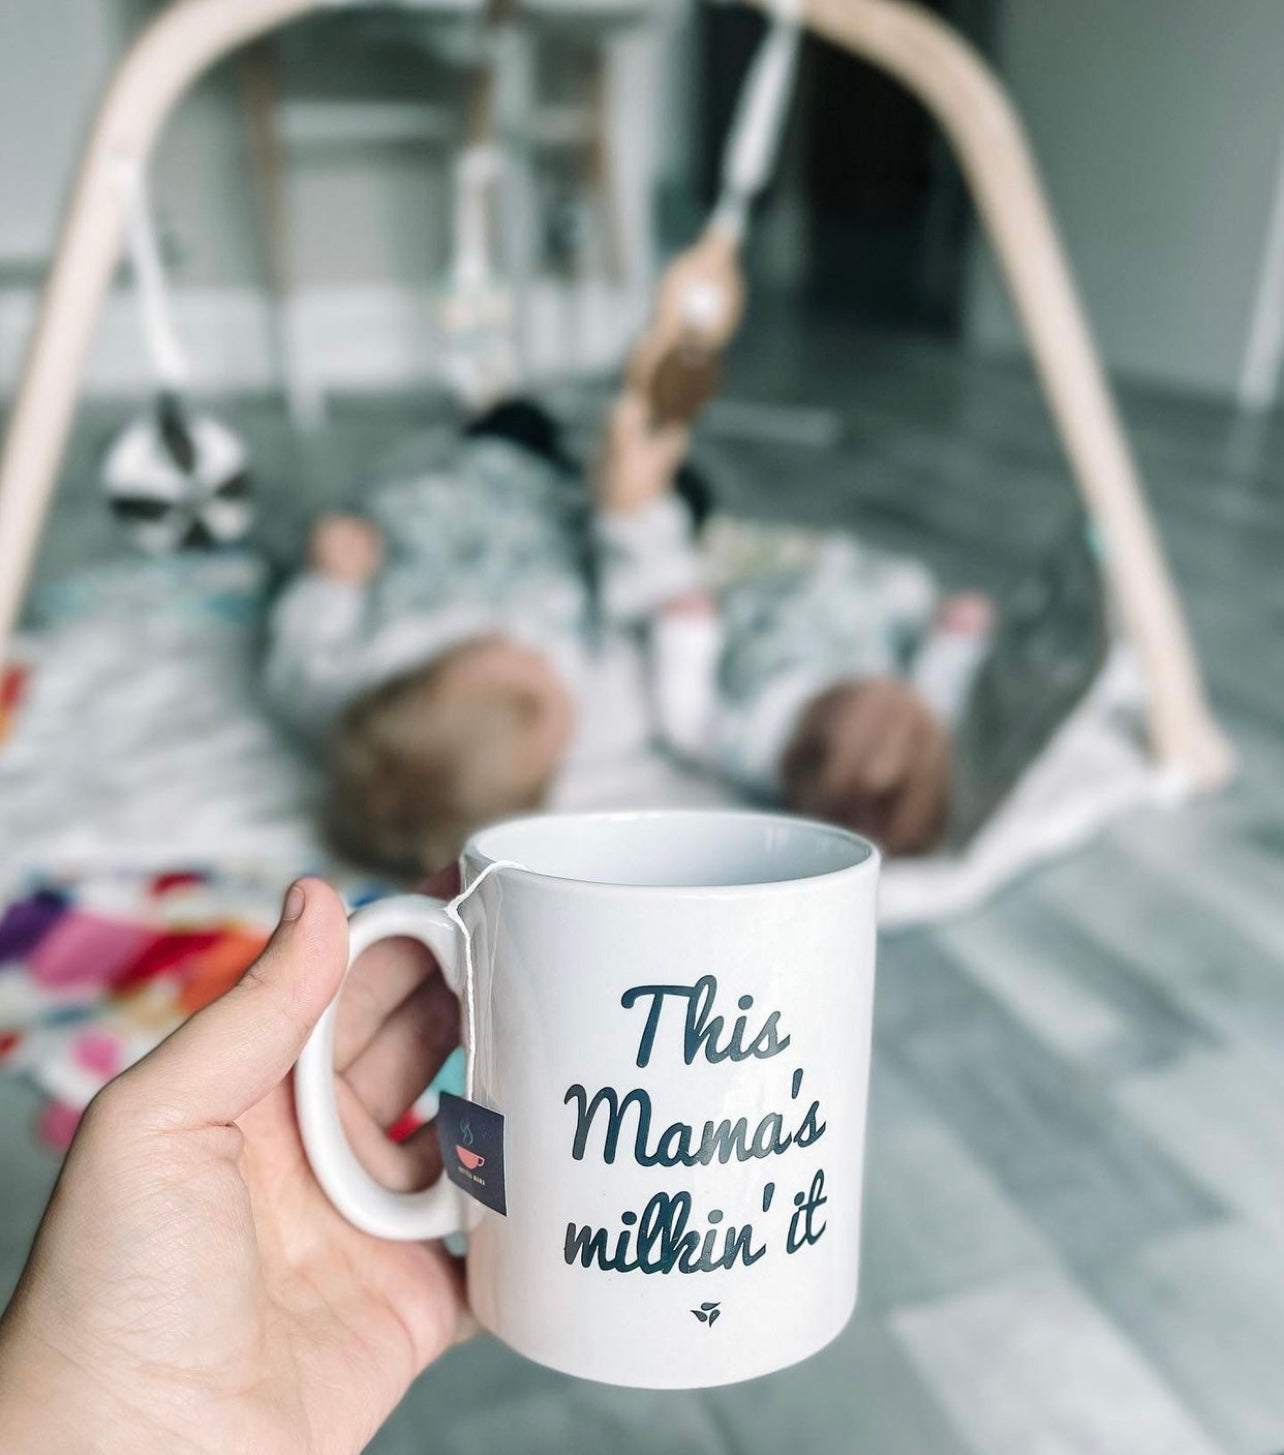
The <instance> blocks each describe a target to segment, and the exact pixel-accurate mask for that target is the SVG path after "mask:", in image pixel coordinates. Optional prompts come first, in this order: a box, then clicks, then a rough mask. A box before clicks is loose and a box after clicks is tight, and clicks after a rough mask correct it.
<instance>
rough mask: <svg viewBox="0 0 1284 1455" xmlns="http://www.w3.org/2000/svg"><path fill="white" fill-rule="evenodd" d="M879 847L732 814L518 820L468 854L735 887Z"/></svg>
mask: <svg viewBox="0 0 1284 1455" xmlns="http://www.w3.org/2000/svg"><path fill="white" fill-rule="evenodd" d="M675 823H676V824H677V825H678V826H679V827H680V832H677V833H675ZM872 853H873V850H872V849H871V847H870V845H869V844H867V843H865V842H864V840H861V839H857V838H855V837H854V836H853V835H851V834H849V833H846V832H845V831H843V830H841V829H831V828H830V827H829V826H828V825H824V824H817V823H812V822H809V821H807V820H801V819H798V820H790V819H785V818H782V817H780V816H778V815H773V814H767V813H761V814H759V813H753V812H737V811H734V810H727V811H721V812H707V811H700V812H691V813H678V814H674V813H618V814H593V815H582V816H580V815H576V816H574V817H568V818H558V817H555V816H554V817H547V818H523V819H515V820H512V821H510V822H507V823H500V824H495V825H494V826H493V827H491V828H488V829H483V830H482V831H481V832H480V833H479V834H476V835H474V837H473V838H472V840H471V841H470V843H469V845H468V847H467V849H465V851H464V857H465V859H467V860H471V861H472V863H473V864H474V865H475V866H476V867H477V868H478V869H482V868H485V867H486V866H487V865H488V864H508V865H511V866H513V867H515V868H520V869H525V870H526V871H527V872H529V873H532V874H537V875H542V876H545V877H547V878H550V879H561V880H575V881H577V882H579V883H581V884H600V885H610V886H613V887H617V888H618V887H635V888H652V889H684V888H689V889H720V888H727V889H730V888H735V887H745V886H754V887H763V886H766V885H771V884H794V883H797V882H798V881H799V880H803V879H815V878H819V877H821V876H822V875H826V874H837V873H840V872H842V871H843V870H846V869H853V868H855V867H857V865H859V864H863V863H865V862H866V861H868V860H869V859H870V858H871V856H872Z"/></svg>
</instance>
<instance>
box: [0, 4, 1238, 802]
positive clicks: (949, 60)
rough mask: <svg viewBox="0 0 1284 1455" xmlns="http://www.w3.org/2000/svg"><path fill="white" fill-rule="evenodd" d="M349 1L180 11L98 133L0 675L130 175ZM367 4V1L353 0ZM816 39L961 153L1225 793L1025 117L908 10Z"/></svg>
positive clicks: (1174, 755) (21, 505)
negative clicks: (230, 72) (254, 58)
mask: <svg viewBox="0 0 1284 1455" xmlns="http://www.w3.org/2000/svg"><path fill="white" fill-rule="evenodd" d="M342 3H345V0H178V3H175V4H172V5H171V6H170V7H169V8H168V9H167V10H165V11H164V12H163V13H162V14H161V15H160V16H159V17H158V19H157V20H156V21H155V22H154V23H153V24H152V25H151V26H150V28H149V29H148V30H147V31H146V32H145V33H144V34H143V35H142V36H141V37H140V38H139V39H138V41H137V42H136V43H135V44H134V46H133V47H132V49H131V50H130V51H129V53H128V54H127V55H126V57H125V58H124V60H123V61H122V62H121V64H120V65H119V67H118V68H117V70H116V72H115V74H114V76H113V78H112V80H111V83H110V85H109V87H108V90H107V93H106V95H105V97H104V98H103V101H102V104H101V106H100V108H99V111H98V116H97V119H96V121H95V123H94V126H93V129H92V131H91V134H90V137H89V140H88V143H87V146H86V148H85V152H84V156H83V158H82V160H81V164H80V172H79V176H78V178H77V181H76V185H75V189H74V191H73V193H72V196H71V201H70V205H69V207H68V211H67V215H66V219H65V221H64V224H63V228H62V234H61V238H60V241H59V243H58V248H57V252H56V255H55V258H54V263H53V267H52V270H51V272H50V275H49V279H48V282H47V283H46V285H45V290H44V296H43V299H42V302H41V307H40V313H39V317H38V320H37V323H36V326H35V329H34V332H33V335H32V339H31V343H30V346H29V351H28V354H27V358H26V362H25V367H24V371H23V375H22V380H21V383H20V386H19V389H18V393H17V397H16V400H15V403H14V408H13V412H12V416H11V419H10V423H9V430H8V434H7V437H6V439H5V446H4V453H3V456H2V457H0V661H3V658H4V652H5V649H6V646H7V643H8V639H9V635H10V633H11V631H12V630H13V627H14V624H15V622H16V619H17V615H18V610H19V607H20V604H21V601H22V598H23V594H24V592H25V589H26V584H27V580H28V578H29V575H30V571H31V565H32V561H33V558H34V556H35V552H36V547H37V545H38V543H39V539H40V534H41V531H42V529H43V526H44V523H45V519H46V516H47V514H48V509H49V503H50V500H51V498H52V494H53V489H54V485H55V481H56V479H57V475H58V470H59V466H60V463H61V460H62V456H63V451H64V447H65V445H66V440H67V436H68V433H69V430H70V427H71V421H72V415H73V412H74V408H75V402H76V398H77V395H78V391H79V383H80V378H81V374H82V370H83V368H84V363H85V358H86V355H87V353H88V350H89V347H90V345H91V343H92V340H93V336H94V329H95V325H96V323H97V319H98V315H99V311H100V309H101V306H102V303H103V298H104V295H105V294H106V291H107V288H108V286H109V284H110V281H111V276H112V273H113V270H114V268H115V266H116V262H117V258H118V256H119V252H120V246H121V239H122V233H123V228H124V189H123V188H122V187H121V186H120V184H119V176H120V171H121V169H122V168H128V167H136V166H145V165H146V163H147V160H148V158H149V156H150V154H151V150H152V147H153V145H154V143H155V140H156V137H157V135H158V133H159V132H160V129H161V127H162V126H163V124H164V123H165V121H166V119H167V117H168V116H169V114H170V112H171V110H172V109H173V107H174V106H175V105H176V103H177V102H178V101H179V99H180V98H181V97H182V96H183V95H184V93H185V92H186V91H187V90H188V89H189V88H190V87H191V85H192V84H193V82H195V81H196V80H197V79H198V78H199V77H200V76H201V75H202V73H203V72H205V71H206V70H207V69H208V68H209V67H210V66H211V65H213V64H214V63H215V62H216V61H218V60H220V59H221V58H222V57H224V56H225V55H227V54H228V53H229V52H230V51H233V50H235V49H236V48H237V47H238V46H241V45H243V44H245V43H246V42H247V41H249V40H252V39H253V38H254V37H256V36H259V35H263V34H265V33H267V32H270V31H272V30H275V29H278V28H280V27H281V26H284V25H286V24H288V23H289V22H290V21H293V20H297V19H299V18H300V17H302V16H304V15H307V14H309V13H311V12H314V11H319V10H323V9H327V8H333V7H334V6H335V5H336V4H342ZM346 3H351V0H346ZM801 9H802V18H803V20H804V21H805V23H806V24H807V26H808V27H809V28H810V29H812V30H813V31H815V32H816V33H817V34H818V35H821V36H823V37H825V38H826V39H827V40H829V41H831V42H832V43H834V44H835V45H838V46H842V47H844V48H845V49H847V50H849V51H852V52H853V53H855V54H857V55H859V56H862V57H863V58H864V59H865V60H866V61H868V62H870V63H871V64H873V65H876V66H879V67H881V68H882V69H883V70H885V71H887V72H888V73H889V74H891V75H893V76H895V77H896V78H897V79H898V80H899V81H900V82H901V83H902V84H903V85H904V86H906V87H907V88H908V90H909V91H911V92H912V93H913V94H914V95H915V96H916V97H917V98H918V99H919V100H920V101H921V102H922V103H923V105H924V106H926V107H927V109H928V110H929V111H930V112H931V113H932V115H933V116H934V117H935V118H936V120H937V121H938V122H939V124H940V125H941V127H942V128H943V129H944V131H945V133H946V135H947V136H948V138H949V140H950V142H951V144H952V145H953V147H954V150H955V153H956V154H957V156H958V159H959V162H960V164H961V165H962V168H963V172H964V174H965V176H966V178H967V181H968V184H969V187H970V189H971V192H972V195H973V198H974V199H975V202H976V205H977V207H978V209H979V211H980V214H981V217H982V219H983V221H984V223H985V226H986V228H987V231H988V233H989V236H990V240H991V242H992V244H993V246H994V249H995V252H996V254H997V256H998V260H999V263H1000V265H1001V268H1002V271H1003V274H1004V276H1005V278H1006V280H1007V285H1008V288H1009V290H1010V292H1011V295H1012V298H1013V301H1014V303H1015V305H1016V309H1017V313H1018V315H1019V317H1020V320H1021V323H1022V326H1023V328H1024V331H1025V335H1026V339H1027V341H1028V344H1029V347H1030V351H1031V353H1032V355H1033V358H1034V363H1035V366H1036V369H1037V371H1038V375H1039V378H1040V381H1041V383H1042V386H1043V389H1044V392H1045V394H1046V396H1047V400H1048V405H1049V408H1050V410H1051V412H1052V416H1053V419H1054V421H1055V423H1056V426H1057V430H1058V432H1059V435H1060V438H1061V442H1062V445H1063V446H1064V448H1065V450H1066V453H1067V455H1068V457H1069V460H1070V465H1071V468H1072V471H1073V473H1074V478H1075V481H1076V483H1077V485H1078V488H1079V490H1080V493H1081V495H1082V497H1083V500H1084V503H1085V505H1086V507H1087V509H1088V511H1089V513H1090V514H1091V516H1092V518H1093V520H1094V522H1095V524H1096V527H1097V530H1098V533H1099V535H1100V538H1101V540H1102V543H1103V545H1104V548H1105V556H1106V565H1107V571H1108V574H1109V577H1110V580H1111V583H1112V586H1113V589H1114V593H1115V596H1116V598H1117V600H1118V603H1119V607H1120V610H1121V614H1122V618H1123V623H1124V627H1125V630H1126V631H1127V633H1128V635H1129V637H1130V639H1131V641H1132V642H1133V644H1134V646H1135V649H1136V651H1137V653H1138V656H1139V659H1140V662H1141V667H1142V672H1143V675H1144V678H1145V685H1146V694H1147V712H1148V719H1149V728H1150V739H1151V747H1152V750H1153V752H1154V755H1155V757H1156V759H1157V760H1158V761H1159V763H1160V764H1161V765H1162V766H1164V767H1165V768H1170V769H1173V770H1175V771H1176V772H1177V773H1178V774H1179V775H1180V776H1181V778H1182V779H1184V781H1185V782H1187V783H1188V784H1190V785H1192V786H1194V787H1200V788H1210V787H1213V786H1215V785H1217V784H1218V783H1220V782H1222V781H1224V780H1225V778H1226V777H1227V776H1228V775H1229V773H1230V771H1231V768H1232V755H1231V751H1230V748H1229V745H1228V744H1227V741H1226V739H1225V737H1224V736H1223V734H1222V733H1221V731H1220V729H1219V728H1218V726H1217V724H1216V722H1215V721H1214V719H1213V717H1212V715H1211V712H1210V710H1209V708H1208V705H1207V702H1206V699H1205V696H1204V691H1203V685H1202V683H1201V680H1200V674H1199V667H1198V664H1197V662H1196V659H1195V655H1194V651H1193V648H1192V646H1191V642H1190V638H1189V635H1188V632H1187V629H1186V625H1185V621H1184V619H1183V615H1182V611H1181V605H1180V602H1179V600H1178V597H1177V593H1176V591H1175V590H1174V587H1173V584H1172V580H1171V578H1170V576H1169V572H1168V568H1167V565H1166V562H1165V560H1164V557H1163V553H1162V550H1161V548H1160V545H1159V541H1158V538H1157V536H1156V534H1155V531H1154V527H1153V524H1152V522H1151V519H1150V515H1149V512H1148V510H1147V507H1146V503H1145V500H1144V497H1143V494H1142V490H1141V486H1140V483H1139V481H1138V478H1137V473H1136V470H1135V468H1134V465H1133V462H1132V458H1131V456H1130V454H1129V451H1128V447H1127V444H1126V442H1125V440H1124V436H1123V431H1122V429H1121V426H1120V423H1119V419H1118V416H1117V414H1116V411H1115V408H1114V404H1113V401H1112V399H1111V396H1110V393H1109V390H1108V388H1107V385H1106V381H1105V378H1104V376H1103V373H1102V370H1101V366H1100V363H1099V361H1098V358H1097V354H1096V351H1095V348H1094V346H1093V343H1092V340H1091V337H1090V334H1089V332H1088V328H1087V325H1086V323H1085V320H1084V316H1083V312H1082V309H1081V307H1080V305H1079V300H1078V297H1077V295H1076V293H1075V288H1074V284H1073V282H1072V280H1071V277H1070V273H1069V269H1068V267H1067V265H1066V262H1065V258H1064V256H1063V253H1062V249H1061V245H1060V242H1059V240H1058V237H1057V233H1056V230H1055V227H1054V225H1053V222H1052V218H1051V215H1050V212H1049V208H1048V205H1047V201H1046V199H1045V196H1044V193H1043V189H1042V186H1041V184H1040V182H1039V179H1038V176H1037V174H1036V172H1035V169H1034V165H1033V162H1032V160H1031V157H1030V152H1029V148H1028V146H1027V144H1026V140H1025V136H1024V133H1023V131H1022V128H1021V124H1020V122H1019V120H1018V118H1017V116H1016V113H1015V111H1014V109H1013V107H1012V105H1011V103H1010V101H1009V100H1008V97H1007V95H1006V93H1005V92H1004V90H1003V88H1002V87H1001V85H1000V84H999V82H998V81H997V79H996V78H995V77H994V75H993V74H992V73H991V71H990V70H989V68H988V67H987V66H986V64H985V63H984V61H983V60H982V59H981V58H980V57H979V56H978V55H977V54H976V52H975V51H974V50H973V49H972V48H971V47H970V46H969V45H967V44H966V42H964V41H963V40H962V39H961V38H960V37H959V36H958V35H957V34H956V33H955V32H954V31H953V30H952V29H950V28H949V27H948V26H947V25H945V24H944V23H943V22H941V21H940V20H938V19H937V18H936V17H935V16H933V15H931V14H929V13H928V12H927V11H925V10H923V9H920V8H919V7H918V6H916V5H913V4H910V3H904V0H802V3H801Z"/></svg>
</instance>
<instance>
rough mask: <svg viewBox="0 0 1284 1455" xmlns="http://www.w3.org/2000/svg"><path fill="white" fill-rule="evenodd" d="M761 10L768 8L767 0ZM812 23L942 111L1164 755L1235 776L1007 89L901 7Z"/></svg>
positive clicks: (935, 23)
mask: <svg viewBox="0 0 1284 1455" xmlns="http://www.w3.org/2000/svg"><path fill="white" fill-rule="evenodd" d="M757 3H761V0H757ZM802 5H803V16H804V19H805V21H806V23H807V25H808V26H809V27H810V28H811V29H812V30H814V31H815V32H816V34H818V35H821V36H823V37H824V38H825V39H827V40H829V41H831V42H832V43H833V44H835V45H839V46H842V47H844V48H845V49H847V50H850V51H853V52H854V53H856V54H857V55H860V56H862V57H864V58H865V59H866V60H867V61H870V62H872V63H873V64H874V65H877V66H880V67H882V68H883V69H884V70H886V71H888V72H889V73H890V74H891V75H893V76H895V77H896V78H897V79H898V80H899V81H901V82H902V84H903V85H905V86H906V87H907V88H908V89H909V90H910V91H911V92H913V94H914V95H915V96H917V97H918V99H919V100H920V101H921V102H922V103H923V105H924V106H926V107H927V109H928V110H929V111H930V112H931V113H932V114H933V115H934V116H935V118H936V120H937V121H938V122H939V123H940V124H941V126H942V128H943V129H944V131H945V133H946V135H947V136H948V137H949V140H950V142H951V144H952V145H953V147H954V150H955V152H956V154H957V156H958V160H959V162H960V164H961V166H962V168H963V172H964V175H965V176H966V178H967V180H968V184H969V186H970V188H971V191H972V195H973V197H974V198H975V200H976V204H977V207H978V209H979V210H980V213H981V217H982V219H983V221H984V223H985V226H986V229H987V231H988V233H989V236H990V240H991V242H992V243H993V245H994V249H995V252H996V253H997V255H998V260H999V263H1000V265H1001V266H1002V270H1003V273H1004V275H1005V277H1006V279H1007V284H1008V288H1009V289H1010V291H1011V294H1012V298H1013V301H1014V303H1015V305H1016V309H1017V313H1018V315H1019V317H1020V319H1021V323H1022V325H1023V327H1024V330H1025V334H1026V338H1027V340H1028V342H1029V346H1030V351H1031V353H1032V354H1033V356H1034V363H1035V367H1036V369H1037V370H1038V374H1039V378H1040V380H1041V382H1042V385H1043V389H1044V393H1045V395H1046V396H1047V400H1048V405H1049V408H1050V409H1051V412H1052V415H1053V419H1054V421H1055V423H1056V426H1057V430H1058V432H1059V434H1060V437H1061V442H1062V445H1063V447H1064V448H1065V451H1066V454H1067V455H1068V456H1069V459H1070V465H1071V469H1072V470H1073V473H1074V476H1075V480H1076V482H1077V484H1078V487H1079V490H1080V493H1081V494H1082V496H1083V499H1084V502H1085V505H1086V507H1087V509H1088V511H1089V513H1090V514H1091V516H1092V519H1093V520H1094V522H1095V524H1096V527H1097V530H1098V533H1099V535H1100V538H1101V541H1102V543H1103V546H1104V548H1105V554H1106V570H1107V573H1108V577H1109V579H1110V582H1111V585H1112V587H1113V590H1114V593H1115V595H1116V597H1117V599H1118V602H1119V605H1120V608H1121V611H1122V615H1123V620H1124V624H1125V627H1126V630H1127V632H1128V635H1129V637H1130V639H1131V641H1132V642H1133V644H1134V646H1135V648H1136V651H1137V654H1138V657H1139V659H1140V662H1141V667H1142V671H1143V673H1144V676H1145V682H1146V692H1147V702H1148V711H1149V725H1150V735H1151V743H1152V748H1153V750H1154V752H1155V755H1156V757H1157V758H1158V759H1159V761H1160V763H1162V764H1163V765H1165V766H1168V767H1172V768H1174V769H1176V770H1177V771H1178V772H1180V773H1181V774H1183V775H1184V776H1185V777H1186V779H1187V781H1189V782H1191V783H1193V784H1194V785H1196V786H1198V787H1202V788H1211V787H1213V786H1215V785H1217V784H1219V783H1221V782H1223V781H1224V780H1225V779H1226V778H1227V777H1228V776H1229V774H1230V773H1231V771H1232V768H1233V758H1232V754H1231V750H1230V747H1229V744H1228V743H1227V741H1226V739H1225V737H1224V736H1223V734H1222V732H1221V730H1220V729H1219V728H1218V726H1217V724H1216V722H1215V721H1214V720H1213V717H1212V715H1211V713H1210V711H1209V708H1208V705H1207V702H1206V700H1205V697H1204V691H1203V685H1202V683H1201V681H1200V675H1199V667H1198V664H1197V662H1196V659H1195V654H1194V650H1193V648H1192V646H1191V642H1190V638H1189V635H1188V633H1187V630H1186V624H1185V621H1184V619H1183V617H1182V611H1181V605H1180V602H1179V601H1178V598H1177V593H1176V591H1175V590H1174V588H1173V584H1172V581H1171V578H1170V577H1169V574H1168V568H1167V565H1166V563H1165V560H1164V556H1163V552H1162V550H1161V548H1160V545H1159V541H1158V538H1157V536H1156V535H1155V531H1154V527H1153V524H1152V522H1151V519H1150V515H1149V512H1148V510H1147V507H1146V504H1145V500H1144V497H1143V494H1142V490H1141V485H1140V482H1139V480H1138V477H1137V473H1136V470H1135V468H1134V465H1133V462H1132V458H1131V456H1130V454H1129V451H1128V446H1127V444H1126V442H1125V440H1124V436H1123V431H1122V429H1121V427H1120V423H1119V419H1118V416H1117V415H1116V412H1115V408H1114V403H1113V400H1112V399H1111V396H1110V392H1109V390H1108V388H1107V385H1106V381H1105V378H1104V375H1103V373H1102V369H1101V365H1100V363H1099V361H1098V358H1097V353H1096V350H1095V348H1094V346H1093V343H1092V339H1091V336H1090V334H1089V331H1088V326H1087V323H1086V322H1085V319H1084V316H1083V312H1082V309H1081V308H1080V305H1079V300H1078V297H1077V296H1076V293H1075V288H1074V284H1073V282H1072V280H1071V276H1070V271H1069V269H1068V267H1067V265H1066V262H1065V258H1064V256H1063V254H1062V250H1061V244H1060V242H1059V240H1058V237H1057V233H1056V229H1055V227H1054V225H1053V222H1052V217H1051V213H1050V210H1049V207H1048V204H1047V201H1046V199H1045V196H1044V193H1043V188H1042V186H1041V184H1040V182H1039V178H1038V175H1037V173H1036V171H1035V168H1034V164H1033V162H1032V160H1031V157H1030V152H1029V148H1028V146H1027V144H1026V140H1025V136H1024V133H1023V131H1022V128H1021V124H1020V121H1019V120H1018V118H1017V116H1016V113H1015V111H1014V110H1013V107H1012V105H1011V103H1010V102H1009V100H1008V97H1007V95H1006V93H1005V92H1004V90H1003V88H1002V86H1001V85H1000V84H999V82H998V80H997V79H996V78H995V76H994V75H993V73H992V72H991V71H990V70H989V68H988V67H987V66H986V64H985V63H984V61H983V60H982V59H981V57H980V56H978V55H977V54H976V52H975V51H974V50H973V49H972V48H971V46H969V45H968V44H967V43H966V42H965V41H964V40H963V39H962V38H961V37H960V36H959V35H958V34H957V33H956V32H955V31H953V30H952V29H951V28H950V27H949V26H947V25H946V24H944V22H942V21H940V20H938V19H937V18H936V17H935V16H934V15H931V14H930V13H929V12H927V11H926V10H923V9H920V8H919V7H918V6H916V5H912V4H908V3H900V0H802Z"/></svg>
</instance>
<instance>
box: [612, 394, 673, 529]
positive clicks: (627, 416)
mask: <svg viewBox="0 0 1284 1455" xmlns="http://www.w3.org/2000/svg"><path fill="white" fill-rule="evenodd" d="M690 443H691V433H690V431H689V430H688V429H687V428H686V426H685V425H681V424H668V425H662V426H661V427H659V428H658V429H657V428H653V427H652V424H651V419H650V405H649V403H648V401H647V400H646V399H644V398H643V397H642V396H641V395H640V394H635V393H633V392H632V391H631V390H626V391H625V393H623V394H622V395H620V397H619V399H617V400H616V402H615V405H614V406H613V408H612V410H611V415H610V419H609V420H608V421H607V427H606V437H605V439H604V441H603V448H602V457H601V460H600V462H599V465H598V470H597V477H596V488H595V494H596V498H597V503H598V505H599V506H600V507H601V508H602V509H603V510H607V511H610V512H612V513H614V514H619V515H625V514H628V513H629V512H630V511H634V510H640V509H642V507H643V506H646V505H649V504H650V503H651V502H652V501H653V500H659V499H660V498H661V497H662V496H664V495H667V494H668V493H669V491H670V490H672V489H673V481H674V477H675V476H676V475H677V473H678V467H679V466H680V465H681V464H682V461H683V460H684V459H685V458H686V454H687V449H688V447H689V445H690Z"/></svg>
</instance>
